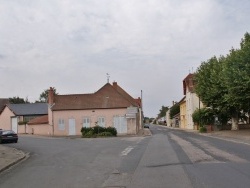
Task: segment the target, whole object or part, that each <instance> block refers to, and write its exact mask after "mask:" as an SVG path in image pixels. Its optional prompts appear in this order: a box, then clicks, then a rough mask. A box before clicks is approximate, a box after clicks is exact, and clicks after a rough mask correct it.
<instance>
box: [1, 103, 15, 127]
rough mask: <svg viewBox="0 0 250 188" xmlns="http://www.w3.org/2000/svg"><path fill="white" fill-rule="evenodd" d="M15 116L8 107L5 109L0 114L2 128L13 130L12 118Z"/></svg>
mask: <svg viewBox="0 0 250 188" xmlns="http://www.w3.org/2000/svg"><path fill="white" fill-rule="evenodd" d="M13 116H15V114H14V113H13V112H12V111H11V110H10V109H9V108H8V107H5V108H4V110H3V112H2V113H1V114H0V128H1V129H5V130H11V117H13Z"/></svg>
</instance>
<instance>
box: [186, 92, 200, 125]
mask: <svg viewBox="0 0 250 188" xmlns="http://www.w3.org/2000/svg"><path fill="white" fill-rule="evenodd" d="M199 104H200V108H202V107H203V104H202V102H201V101H200V100H199V98H198V96H197V95H196V94H195V93H191V92H187V94H186V108H187V113H186V115H187V129H194V122H193V118H192V114H193V112H194V111H195V110H196V109H199Z"/></svg>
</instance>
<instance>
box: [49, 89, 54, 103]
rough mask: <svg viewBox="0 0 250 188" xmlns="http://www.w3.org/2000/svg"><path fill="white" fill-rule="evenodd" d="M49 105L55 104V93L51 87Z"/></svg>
mask: <svg viewBox="0 0 250 188" xmlns="http://www.w3.org/2000/svg"><path fill="white" fill-rule="evenodd" d="M48 103H49V104H50V105H52V104H53V103H54V91H53V88H52V87H50V88H49V92H48Z"/></svg>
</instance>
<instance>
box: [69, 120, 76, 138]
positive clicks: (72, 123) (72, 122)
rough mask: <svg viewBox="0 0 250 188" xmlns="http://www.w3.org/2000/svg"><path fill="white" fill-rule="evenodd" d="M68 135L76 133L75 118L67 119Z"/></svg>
mask: <svg viewBox="0 0 250 188" xmlns="http://www.w3.org/2000/svg"><path fill="white" fill-rule="evenodd" d="M69 135H76V120H75V119H69Z"/></svg>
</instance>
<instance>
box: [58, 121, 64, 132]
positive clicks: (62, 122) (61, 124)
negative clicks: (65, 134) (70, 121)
mask: <svg viewBox="0 0 250 188" xmlns="http://www.w3.org/2000/svg"><path fill="white" fill-rule="evenodd" d="M58 129H59V130H61V131H63V130H65V124H64V119H59V120H58Z"/></svg>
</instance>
